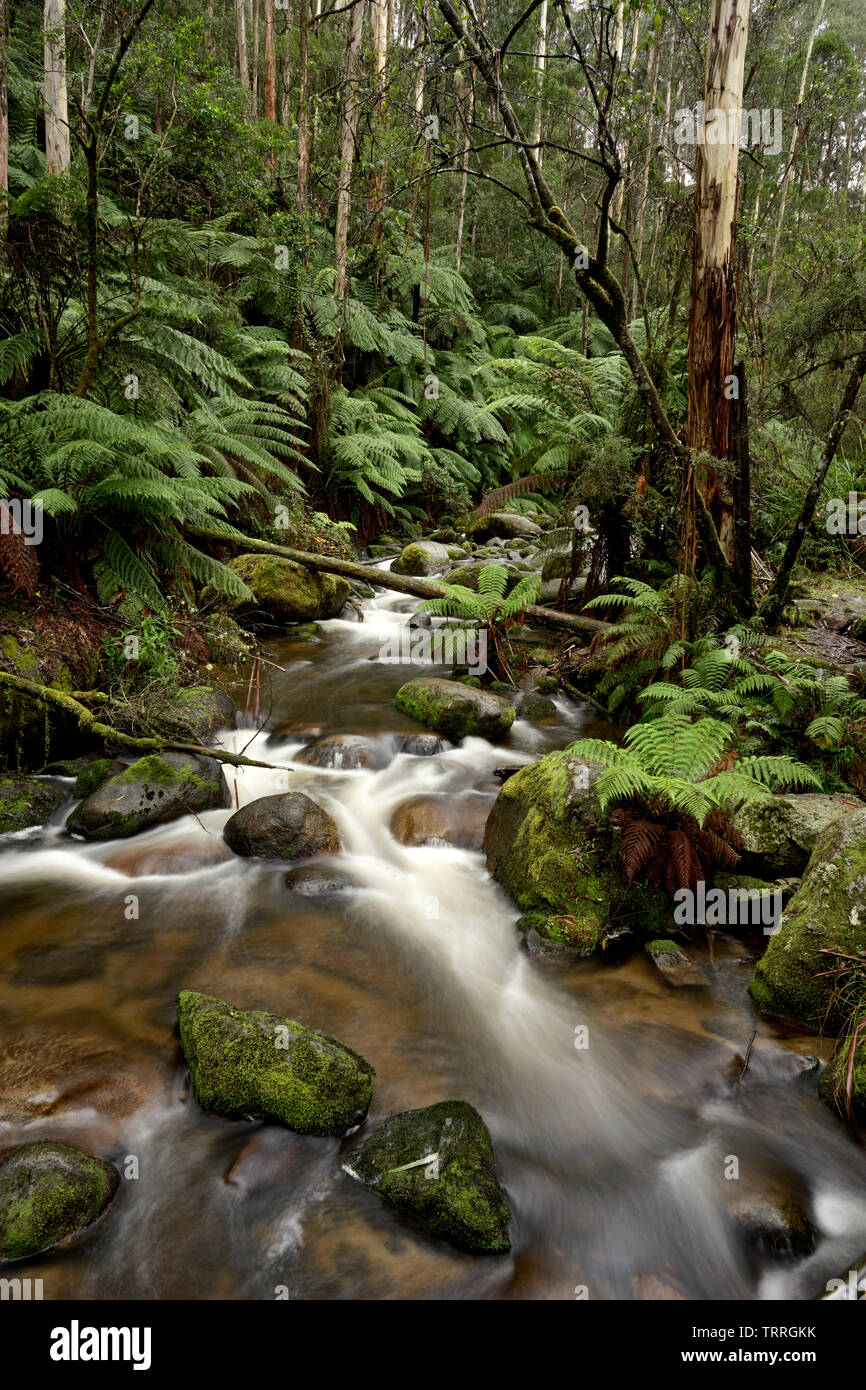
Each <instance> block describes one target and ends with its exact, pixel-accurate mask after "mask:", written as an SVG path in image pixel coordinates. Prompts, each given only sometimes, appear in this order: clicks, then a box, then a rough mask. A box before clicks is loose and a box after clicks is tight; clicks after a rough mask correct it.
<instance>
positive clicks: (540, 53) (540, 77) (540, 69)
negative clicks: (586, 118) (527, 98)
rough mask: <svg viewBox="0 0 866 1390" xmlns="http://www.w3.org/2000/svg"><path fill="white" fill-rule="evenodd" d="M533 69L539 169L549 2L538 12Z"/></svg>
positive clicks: (536, 156) (534, 121) (533, 140)
mask: <svg viewBox="0 0 866 1390" xmlns="http://www.w3.org/2000/svg"><path fill="white" fill-rule="evenodd" d="M532 67H533V71H534V73H535V89H536V95H535V114H534V118H533V124H532V143H533V145H534V146H535V158H536V159H537V160H538V164H539V167H541V164H542V162H543V158H544V150H543V149H542V148H541V132H542V118H543V113H544V103H543V100H542V88H543V86H544V74H545V72H546V71H547V0H542V3H541V7H540V9H539V10H538V27H537V31H536V35H535V57H534V58H533V60H532Z"/></svg>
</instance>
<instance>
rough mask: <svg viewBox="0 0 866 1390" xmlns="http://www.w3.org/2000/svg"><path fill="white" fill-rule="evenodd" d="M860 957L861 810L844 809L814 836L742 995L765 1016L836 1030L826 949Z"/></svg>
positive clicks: (864, 918)
mask: <svg viewBox="0 0 866 1390" xmlns="http://www.w3.org/2000/svg"><path fill="white" fill-rule="evenodd" d="M828 951H829V952H833V951H841V952H844V953H845V954H847V955H856V954H857V953H858V952H860V953H863V952H866V806H864V807H860V808H856V807H854V806H848V807H847V809H846V814H845V816H844V817H842V818H839V819H834V820H832V821H831V822H830V824H829V825H828V826H827V828H826V830H825V831H824V833H823V834H822V835H821V836H820V837H819V838H818V840H817V842H816V844H815V848H814V849H813V851H812V857H811V859H810V860H809V864H808V867H807V869H806V872H805V874H804V875H803V882H802V885H801V887H800V888H799V889H798V890H797V892H796V893H795V894H794V896H793V897H792V898H791V901H790V902H789V903H788V906H787V907H786V908H785V911H784V912H783V914H782V917H781V920H780V922H779V924H778V928H777V929H776V931H775V933H774V934H773V935H771V936H770V937H769V940H768V944H767V949H766V951H765V953H764V955H763V957H762V958H761V960H760V962H759V964H758V966H757V969H756V971H755V974H754V977H753V979H752V983H751V985H750V986H749V992H750V994H751V996H752V998H753V999H754V1001H755V1003H756V1004H758V1005H759V1006H760V1007H761V1008H762V1009H763V1010H765V1011H766V1012H767V1013H769V1014H772V1015H774V1016H776V1017H781V1018H789V1019H793V1020H795V1021H796V1022H798V1023H805V1024H807V1025H808V1026H809V1027H810V1028H815V1029H819V1030H823V1031H825V1032H827V1031H829V1032H833V1033H836V1032H839V1030H840V1029H841V1028H843V1027H845V1025H846V1022H847V1018H846V1010H845V1007H844V1004H843V1001H842V998H841V996H840V992H839V991H838V990H837V988H836V981H835V980H834V978H833V976H832V975H829V974H828V973H827V972H828V971H830V970H832V968H833V966H834V965H836V964H838V963H840V962H838V961H837V959H836V958H835V957H834V956H833V955H832V954H831V955H827V954H826V952H828Z"/></svg>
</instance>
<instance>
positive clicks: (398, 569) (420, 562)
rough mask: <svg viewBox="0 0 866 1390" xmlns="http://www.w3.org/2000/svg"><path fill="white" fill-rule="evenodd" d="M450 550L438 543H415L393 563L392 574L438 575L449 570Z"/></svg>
mask: <svg viewBox="0 0 866 1390" xmlns="http://www.w3.org/2000/svg"><path fill="white" fill-rule="evenodd" d="M448 564H449V555H448V549H447V547H446V546H444V545H440V544H439V542H438V541H413V542H412V544H411V545H407V546H406V547H405V548H404V549H403V550H402V551H401V553H400V554H399V555H398V556H397V558H396V560H394V561H392V563H391V573H392V574H413V575H423V574H438V573H439V572H440V571H441V570H444V569H447V567H448Z"/></svg>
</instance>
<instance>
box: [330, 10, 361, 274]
mask: <svg viewBox="0 0 866 1390" xmlns="http://www.w3.org/2000/svg"><path fill="white" fill-rule="evenodd" d="M363 31H364V6H363V5H362V4H356V5H355V7H354V8H353V9H352V10H351V11H350V12H349V32H348V36H347V38H346V59H345V65H344V82H345V88H344V95H343V106H342V111H341V113H340V173H339V178H338V182H337V213H336V218H335V223H334V260H335V262H336V266H337V280H336V284H335V286H334V293H335V295H336V296H337V297H338V298H339V299H342V298H343V297H344V295H345V293H346V284H347V278H348V277H347V271H348V259H349V213H350V212H351V208H352V170H353V168H354V165H355V140H356V138H357V134H358V122H359V121H360V118H361V101H360V95H359V82H360V78H361V76H362V72H361V40H362V37H363Z"/></svg>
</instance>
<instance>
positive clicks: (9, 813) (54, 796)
mask: <svg viewBox="0 0 866 1390" xmlns="http://www.w3.org/2000/svg"><path fill="white" fill-rule="evenodd" d="M65 800H66V793H65V792H63V791H61V790H60V789H59V787H52V786H50V785H49V784H48V783H47V782H40V781H39V780H38V779H37V778H36V777H23V776H12V777H0V835H8V834H9V833H10V832H11V831H13V830H27V829H28V827H29V826H31V825H44V824H45V822H46V821H49V820H50V819H51V817H52V816H53V815H54V812H55V811H56V810H57V809H58V808H59V807H60V806H62V805H63V802H64V801H65Z"/></svg>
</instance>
